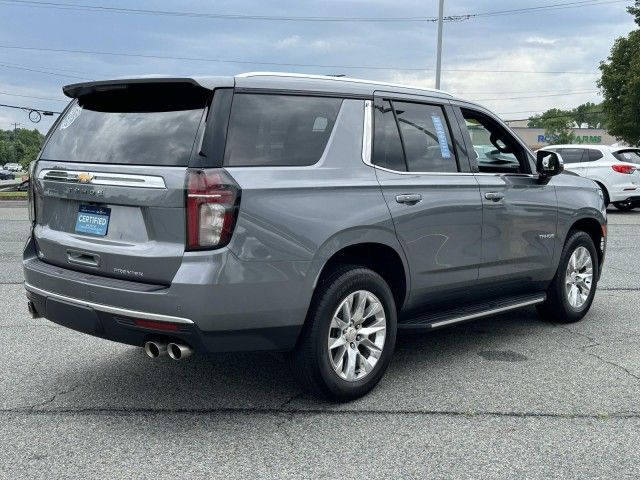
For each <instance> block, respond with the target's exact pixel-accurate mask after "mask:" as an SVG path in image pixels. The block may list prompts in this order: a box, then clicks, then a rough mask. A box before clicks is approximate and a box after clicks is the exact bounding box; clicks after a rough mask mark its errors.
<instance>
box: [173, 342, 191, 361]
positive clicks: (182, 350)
mask: <svg viewBox="0 0 640 480" xmlns="http://www.w3.org/2000/svg"><path fill="white" fill-rule="evenodd" d="M167 352H168V353H169V356H170V357H171V358H173V359H174V360H182V359H183V358H187V357H189V356H190V355H191V354H192V353H193V350H192V349H191V347H189V346H187V345H182V344H181V343H170V344H169V345H167Z"/></svg>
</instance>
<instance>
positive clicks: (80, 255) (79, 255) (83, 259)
mask: <svg viewBox="0 0 640 480" xmlns="http://www.w3.org/2000/svg"><path fill="white" fill-rule="evenodd" d="M67 261H68V262H69V263H76V264H78V265H85V266H87V267H98V266H99V265H100V255H94V254H91V253H86V252H78V251H76V250H67Z"/></svg>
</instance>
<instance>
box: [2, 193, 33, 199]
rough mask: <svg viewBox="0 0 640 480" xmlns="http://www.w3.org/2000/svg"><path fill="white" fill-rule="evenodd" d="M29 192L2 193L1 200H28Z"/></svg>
mask: <svg viewBox="0 0 640 480" xmlns="http://www.w3.org/2000/svg"><path fill="white" fill-rule="evenodd" d="M26 199H27V192H0V200H26Z"/></svg>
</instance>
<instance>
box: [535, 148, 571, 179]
mask: <svg viewBox="0 0 640 480" xmlns="http://www.w3.org/2000/svg"><path fill="white" fill-rule="evenodd" d="M536 160H537V161H536V170H537V171H538V173H539V174H540V176H541V177H545V178H546V177H553V176H555V175H559V174H561V173H562V172H563V171H564V161H563V160H562V157H561V156H560V154H559V153H556V152H552V151H551V150H538V152H537V153H536Z"/></svg>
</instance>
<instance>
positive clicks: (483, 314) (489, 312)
mask: <svg viewBox="0 0 640 480" xmlns="http://www.w3.org/2000/svg"><path fill="white" fill-rule="evenodd" d="M546 299H547V297H546V295H541V296H540V297H538V298H536V299H534V300H527V301H526V302H520V303H516V304H513V305H508V306H505V307H500V308H493V309H491V310H486V311H484V312H478V313H472V314H470V315H463V316H462V317H456V318H451V319H449V320H442V321H441V322H435V323H432V324H431V328H439V327H444V326H445V325H451V324H453V323H459V322H464V321H467V320H473V319H474V318H482V317H487V316H489V315H495V314H496V313H502V312H508V311H509V310H515V309H517V308H522V307H528V306H530V305H536V304H538V303H542V302H544V301H545V300H546Z"/></svg>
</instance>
